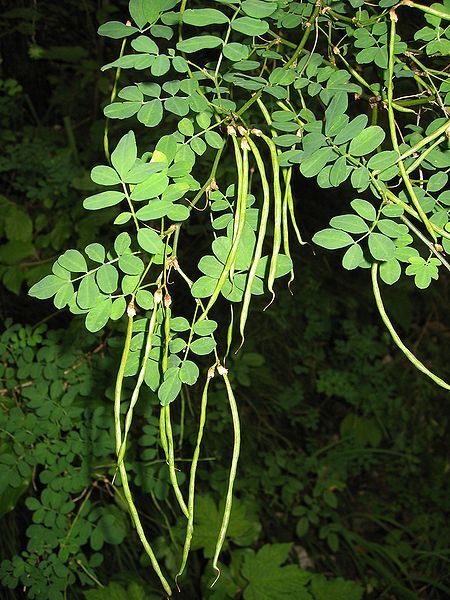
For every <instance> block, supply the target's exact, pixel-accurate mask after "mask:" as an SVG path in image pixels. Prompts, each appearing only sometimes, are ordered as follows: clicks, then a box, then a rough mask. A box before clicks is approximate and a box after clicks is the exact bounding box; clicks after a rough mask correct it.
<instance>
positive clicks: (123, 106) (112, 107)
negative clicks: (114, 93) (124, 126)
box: [103, 102, 142, 119]
mask: <svg viewBox="0 0 450 600" xmlns="http://www.w3.org/2000/svg"><path fill="white" fill-rule="evenodd" d="M141 105H142V103H141V102H113V103H112V104H108V105H107V106H105V108H104V109H103V114H104V115H105V117H108V119H128V118H129V117H132V116H133V115H135V114H136V113H137V112H138V110H139V109H140V108H141Z"/></svg>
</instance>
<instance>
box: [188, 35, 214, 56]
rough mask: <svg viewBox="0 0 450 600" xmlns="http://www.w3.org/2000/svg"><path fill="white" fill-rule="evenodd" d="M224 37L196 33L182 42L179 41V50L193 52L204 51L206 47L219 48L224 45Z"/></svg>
mask: <svg viewBox="0 0 450 600" xmlns="http://www.w3.org/2000/svg"><path fill="white" fill-rule="evenodd" d="M222 43H223V42H222V39H221V38H220V37H217V36H215V35H196V36H194V37H191V38H189V39H187V40H183V41H182V42H178V44H177V50H179V51H180V52H185V53H186V54H192V53H193V52H200V51H204V50H205V48H217V46H221V45H222Z"/></svg>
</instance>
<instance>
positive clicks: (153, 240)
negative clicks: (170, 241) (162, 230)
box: [137, 229, 164, 254]
mask: <svg viewBox="0 0 450 600" xmlns="http://www.w3.org/2000/svg"><path fill="white" fill-rule="evenodd" d="M137 240H138V244H139V246H140V247H141V248H142V249H143V250H145V251H146V252H149V253H150V254H160V253H162V252H164V242H163V241H162V239H161V238H160V237H159V234H158V233H156V231H154V230H153V229H139V231H138V234H137Z"/></svg>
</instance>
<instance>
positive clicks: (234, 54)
mask: <svg viewBox="0 0 450 600" xmlns="http://www.w3.org/2000/svg"><path fill="white" fill-rule="evenodd" d="M222 52H223V55H224V56H225V58H228V60H231V61H233V62H238V61H240V60H246V59H247V58H248V57H249V55H250V49H249V47H248V46H245V45H244V44H239V43H238V42H231V43H230V44H226V45H225V46H224V47H223V50H222ZM199 116H200V115H199ZM199 125H200V123H199ZM200 127H209V121H208V123H207V124H205V125H204V126H203V125H200Z"/></svg>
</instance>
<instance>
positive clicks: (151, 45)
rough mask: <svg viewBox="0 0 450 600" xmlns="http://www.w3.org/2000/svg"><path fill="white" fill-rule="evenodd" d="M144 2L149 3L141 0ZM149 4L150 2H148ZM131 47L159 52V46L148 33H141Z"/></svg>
mask: <svg viewBox="0 0 450 600" xmlns="http://www.w3.org/2000/svg"><path fill="white" fill-rule="evenodd" d="M141 2H142V3H147V2H146V0H141ZM147 4H148V3H147ZM131 47H132V48H133V50H136V52H145V53H147V54H155V55H156V54H158V52H159V50H158V46H157V45H156V44H155V42H154V41H153V40H152V39H151V38H149V37H148V36H147V35H139V36H138V37H137V38H135V39H134V40H133V41H132V42H131Z"/></svg>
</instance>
